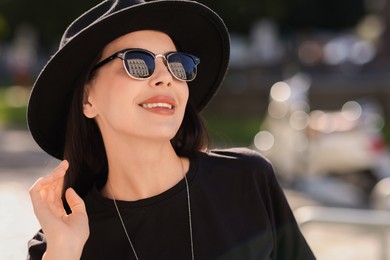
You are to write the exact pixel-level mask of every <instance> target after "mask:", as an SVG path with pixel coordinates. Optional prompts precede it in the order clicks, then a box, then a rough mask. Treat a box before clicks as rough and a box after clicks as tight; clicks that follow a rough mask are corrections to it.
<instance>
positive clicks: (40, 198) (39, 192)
mask: <svg viewBox="0 0 390 260" xmlns="http://www.w3.org/2000/svg"><path fill="white" fill-rule="evenodd" d="M68 167H69V163H68V162H67V161H62V162H61V163H60V164H59V165H58V166H57V167H56V168H55V169H54V170H53V171H52V172H51V174H50V175H49V176H46V177H43V178H39V179H38V180H37V181H36V182H35V183H34V184H33V185H32V186H31V188H30V189H29V193H30V198H31V201H32V204H33V207H34V211H35V212H37V210H38V209H40V208H42V209H44V208H46V209H47V208H48V206H47V204H46V202H47V201H53V200H54V197H53V193H52V192H51V191H50V189H51V188H52V187H53V185H54V186H56V184H57V183H58V179H60V180H62V179H63V176H64V174H65V171H66V169H68ZM60 199H61V198H60Z"/></svg>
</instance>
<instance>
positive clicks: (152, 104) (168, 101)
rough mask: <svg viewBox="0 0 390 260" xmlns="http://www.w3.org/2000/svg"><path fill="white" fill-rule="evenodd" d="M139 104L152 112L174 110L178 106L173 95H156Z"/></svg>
mask: <svg viewBox="0 0 390 260" xmlns="http://www.w3.org/2000/svg"><path fill="white" fill-rule="evenodd" d="M139 106H141V107H142V108H144V109H147V110H150V111H152V112H158V113H164V112H169V111H173V109H174V108H175V106H176V103H175V100H174V99H173V98H172V97H169V96H155V97H152V98H149V99H147V100H145V101H143V102H141V103H140V104H139Z"/></svg>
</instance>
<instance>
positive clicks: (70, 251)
mask: <svg viewBox="0 0 390 260" xmlns="http://www.w3.org/2000/svg"><path fill="white" fill-rule="evenodd" d="M83 247H84V245H83V246H77V245H76V246H70V245H69V246H67V245H64V244H60V245H56V244H47V248H46V252H45V254H44V255H43V258H42V259H44V260H52V259H53V260H62V259H64V260H73V259H74V260H76V259H77V260H79V259H80V258H81V254H82V252H83Z"/></svg>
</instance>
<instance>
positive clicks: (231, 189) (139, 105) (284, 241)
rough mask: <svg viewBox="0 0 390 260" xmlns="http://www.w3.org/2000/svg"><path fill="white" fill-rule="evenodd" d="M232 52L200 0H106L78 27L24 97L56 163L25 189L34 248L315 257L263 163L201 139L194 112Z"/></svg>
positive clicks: (129, 255)
mask: <svg viewBox="0 0 390 260" xmlns="http://www.w3.org/2000/svg"><path fill="white" fill-rule="evenodd" d="M228 57H229V36H228V32H227V30H226V28H225V26H224V24H223V22H222V20H221V19H220V18H219V17H218V16H217V15H216V14H215V13H214V12H213V11H211V10H210V9H208V8H207V7H205V6H203V5H201V4H199V3H196V2H193V1H172V0H168V1H152V2H146V3H144V2H141V1H134V0H133V1H130V0H122V1H105V2H103V3H101V4H100V5H98V6H97V7H95V8H93V9H91V10H90V11H88V12H87V13H85V14H83V15H82V16H81V17H80V18H78V19H77V20H76V21H75V22H74V23H72V24H71V25H70V27H69V28H68V29H67V31H66V32H65V34H64V37H63V39H62V41H61V45H60V49H59V51H58V52H57V53H56V54H55V55H54V56H53V57H52V59H51V60H50V61H49V62H48V64H47V65H46V67H45V69H44V70H43V71H42V73H41V74H40V76H39V77H38V79H37V81H36V83H35V85H34V88H33V91H32V94H31V98H30V102H29V107H28V123H29V127H30V131H31V133H32V135H33V137H34V139H35V140H36V142H37V143H38V144H39V145H40V146H41V147H42V149H43V150H45V151H46V152H47V153H49V154H51V155H52V156H54V157H56V158H58V159H60V160H62V162H61V163H60V164H59V166H58V167H57V168H56V169H54V170H53V172H52V173H51V174H50V175H49V176H47V177H44V178H41V179H39V180H38V181H37V182H36V183H35V184H34V185H33V186H32V187H31V189H30V195H31V199H32V203H33V206H34V211H35V214H36V216H37V218H38V220H39V222H40V224H41V227H42V230H41V231H39V232H38V233H37V234H36V235H35V237H34V238H33V239H32V240H31V241H30V242H29V255H28V257H29V258H30V259H40V258H42V257H43V258H44V259H80V258H81V259H270V258H271V259H314V256H313V254H312V252H311V250H310V248H309V247H308V245H307V244H306V242H305V240H304V238H303V236H302V234H301V233H300V231H299V228H298V227H297V224H296V222H295V220H294V217H293V215H292V213H291V210H290V208H289V206H288V204H287V202H286V199H285V197H284V195H283V192H282V190H281V189H280V187H279V185H278V183H277V181H276V178H275V175H274V173H273V171H272V168H271V166H270V165H269V163H268V162H267V161H266V160H264V159H263V158H262V157H260V156H259V155H258V154H255V153H254V152H251V151H249V150H247V149H230V150H223V151H210V150H208V149H207V146H206V143H205V131H204V128H203V126H202V122H201V120H200V118H199V117H198V112H199V111H200V110H201V109H202V108H203V107H204V106H205V105H206V104H207V103H208V101H209V100H210V98H211V97H212V96H213V95H214V93H215V91H216V90H217V88H218V86H219V85H220V83H221V81H222V79H223V77H224V75H225V73H226V69H227V64H228Z"/></svg>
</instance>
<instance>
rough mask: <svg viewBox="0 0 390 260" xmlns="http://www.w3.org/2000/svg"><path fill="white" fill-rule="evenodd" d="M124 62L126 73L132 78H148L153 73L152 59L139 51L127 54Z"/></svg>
mask: <svg viewBox="0 0 390 260" xmlns="http://www.w3.org/2000/svg"><path fill="white" fill-rule="evenodd" d="M124 62H125V66H126V70H127V72H128V73H129V74H130V75H131V76H132V77H134V78H137V79H144V78H148V77H150V76H151V75H152V74H153V72H154V66H155V62H154V57H153V56H151V55H150V54H148V53H144V52H140V51H130V52H127V53H126V55H125V59H124Z"/></svg>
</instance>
